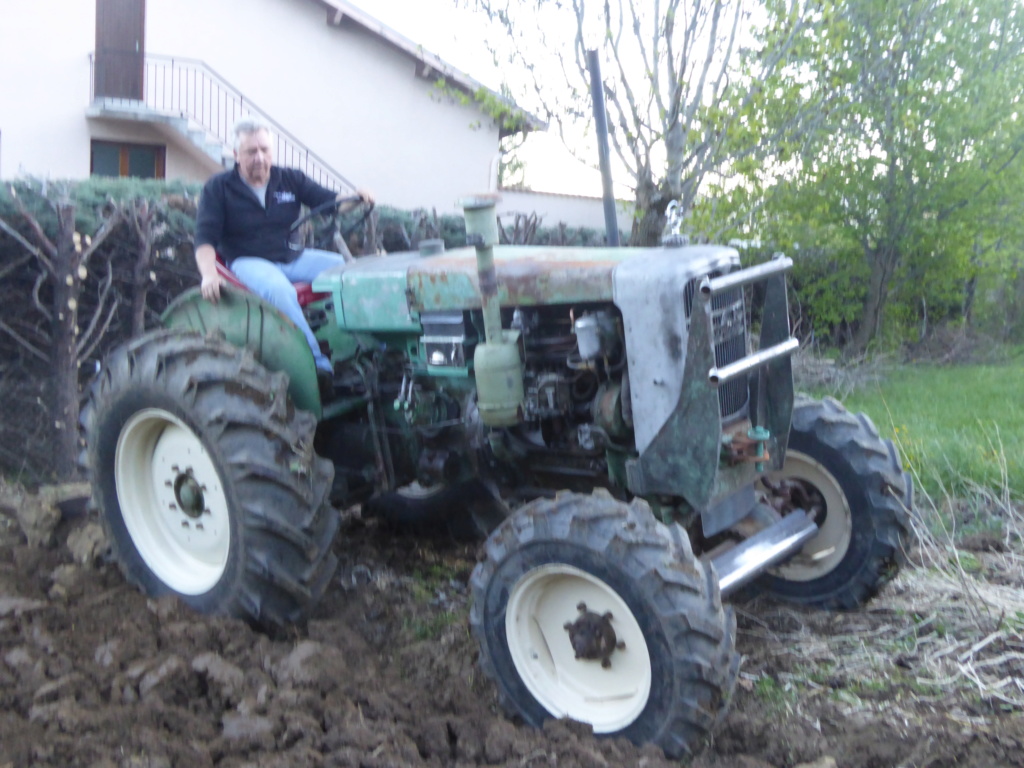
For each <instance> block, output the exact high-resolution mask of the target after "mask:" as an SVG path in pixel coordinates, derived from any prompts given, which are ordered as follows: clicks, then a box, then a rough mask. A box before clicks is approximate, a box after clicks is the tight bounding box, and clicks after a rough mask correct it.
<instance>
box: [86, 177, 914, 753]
mask: <svg viewBox="0 0 1024 768" xmlns="http://www.w3.org/2000/svg"><path fill="white" fill-rule="evenodd" d="M494 205H495V200H494V198H493V197H489V196H482V197H478V198H473V199H470V200H468V201H465V203H464V207H465V216H466V230H467V239H468V242H469V245H468V246H467V247H465V248H461V249H457V250H452V251H447V252H446V251H444V249H443V247H442V246H440V245H439V244H438V243H437V242H428V243H426V244H424V246H423V247H421V249H420V251H417V252H408V253H398V254H393V255H386V256H375V257H368V258H362V259H358V260H353V261H351V262H349V263H347V264H345V265H344V266H341V267H338V268H336V269H333V270H330V271H328V272H326V273H324V274H322V275H321V276H319V277H318V278H317V279H316V280H315V281H314V283H313V284H312V287H311V290H309V287H307V288H306V290H307V293H308V295H307V296H306V299H305V301H306V305H305V311H306V314H307V317H308V318H309V319H310V322H311V325H312V327H313V329H314V331H315V333H316V335H317V337H318V338H319V339H320V341H321V344H322V346H323V348H324V349H325V350H326V351H328V352H329V355H330V357H331V359H332V361H333V364H334V382H333V391H331V392H327V393H321V391H320V389H319V388H318V384H317V378H316V371H315V368H314V363H313V358H312V355H311V354H310V352H309V349H308V346H307V345H306V343H305V341H304V339H303V337H302V335H301V333H300V332H299V331H298V330H297V329H295V328H294V327H293V326H292V325H291V324H290V323H289V322H288V321H287V320H285V319H284V318H283V317H282V316H281V315H280V314H279V313H278V312H277V311H276V310H274V309H273V308H271V307H270V306H268V305H266V304H265V303H264V302H262V301H261V300H260V299H258V298H257V297H255V296H254V295H252V294H250V293H247V292H245V291H243V290H237V289H236V290H227V289H226V290H225V291H224V296H223V298H222V300H221V301H220V302H219V303H218V304H210V303H208V302H206V301H204V300H203V299H202V298H201V297H200V295H199V292H198V290H193V291H190V292H188V293H186V294H184V295H182V296H181V297H180V298H179V299H178V300H177V301H176V302H175V303H174V304H173V305H172V306H170V307H169V308H168V310H167V311H166V313H165V315H164V317H163V323H164V326H165V327H164V328H163V329H160V330H156V331H153V332H151V333H148V334H146V335H145V336H143V337H141V338H138V339H135V340H133V341H131V342H129V343H127V344H125V345H123V346H122V347H120V348H119V349H117V350H115V351H114V352H113V353H112V354H110V355H109V357H108V358H107V360H106V361H105V363H104V365H103V366H102V369H101V371H100V372H99V374H98V375H97V377H96V380H95V382H94V383H93V386H92V389H91V393H90V397H89V400H88V403H87V405H86V407H85V409H84V411H83V415H82V425H83V432H84V435H85V441H86V452H85V458H86V465H87V467H88V470H89V473H90V478H91V482H92V486H93V493H94V501H95V503H96V505H97V507H98V509H99V510H100V513H101V516H102V519H103V521H104V525H105V527H106V530H107V532H108V535H109V539H110V542H111V546H112V551H113V556H114V558H115V559H116V561H117V562H118V564H119V565H120V567H121V569H122V570H123V571H124V573H125V575H126V576H127V578H128V579H129V580H130V581H131V582H133V583H135V584H136V585H138V586H139V587H140V588H141V589H142V590H144V591H145V592H146V593H148V594H151V595H161V594H173V595H177V596H178V597H179V598H180V599H181V600H182V601H183V602H185V603H186V604H188V605H190V606H191V607H193V608H194V609H196V610H198V611H202V612H208V613H219V614H228V615H233V616H238V617H243V618H245V619H247V620H249V621H251V622H253V623H255V624H258V625H263V626H267V627H273V626H279V625H283V624H288V623H290V622H296V621H301V620H302V619H303V618H304V617H306V616H308V615H309V613H310V611H311V610H312V608H313V607H314V606H315V604H316V602H317V600H318V599H319V598H320V597H321V596H322V594H323V593H324V591H325V590H326V589H327V588H328V586H329V583H330V580H331V577H332V574H333V571H334V568H335V564H336V560H335V556H334V554H333V553H332V546H333V545H334V543H335V538H336V535H337V532H338V530H339V514H338V512H337V511H336V510H337V509H339V508H341V509H344V508H348V507H349V506H351V505H354V504H357V503H361V504H362V505H363V508H364V511H366V512H375V513H377V514H381V515H385V516H389V517H392V518H394V519H398V520H404V521H411V522H416V521H430V522H432V523H444V522H447V523H448V524H449V525H452V526H453V527H454V528H459V529H463V530H464V529H465V528H467V527H471V528H476V529H479V530H480V531H481V533H483V534H486V535H487V540H486V543H485V545H484V547H483V554H482V556H481V560H480V562H479V564H478V565H477V567H476V569H475V570H474V572H473V575H472V578H471V582H470V588H471V593H472V608H471V613H470V624H471V628H472V632H473V635H474V636H475V638H476V640H477V641H478V642H479V646H480V663H481V666H482V667H483V670H484V671H485V672H486V674H487V675H488V676H489V677H491V678H492V679H493V680H494V683H495V685H496V687H497V690H498V694H499V697H500V699H501V701H502V703H503V705H504V706H505V708H506V709H507V710H508V711H509V712H510V713H511V714H513V715H515V716H518V717H521V718H522V719H523V720H524V721H526V722H527V723H530V724H533V725H540V724H541V723H542V722H543V721H544V720H545V719H546V718H551V717H556V718H558V717H568V718H572V719H574V720H578V721H581V722H584V723H588V724H590V725H591V726H592V727H593V730H594V731H595V733H598V734H607V735H610V736H625V737H626V738H629V739H630V740H632V741H633V742H636V743H638V744H644V743H654V744H656V745H658V746H659V747H661V748H663V749H664V750H665V752H666V753H668V754H669V755H672V756H676V755H680V754H685V753H686V752H688V751H689V750H691V749H693V748H695V747H696V745H697V744H698V743H699V742H700V741H701V740H702V738H703V737H704V736H705V735H706V734H707V733H708V732H709V731H710V730H711V729H712V727H713V726H714V724H715V723H716V721H717V720H718V719H719V718H720V717H721V714H722V713H723V712H724V711H725V708H726V706H727V704H728V702H729V699H730V697H731V695H732V692H733V688H734V685H735V682H736V677H737V673H738V668H739V656H738V654H737V653H736V650H735V618H734V615H733V611H732V609H731V608H730V607H728V606H727V605H725V604H723V599H724V598H726V597H728V596H729V595H732V594H735V593H736V592H737V591H738V590H740V589H741V588H743V589H744V591H751V590H757V591H760V592H762V593H768V594H770V595H774V596H776V597H778V598H780V599H784V600H788V601H792V602H796V603H802V604H805V605H810V606H819V607H822V608H826V609H844V608H855V607H856V606H859V605H861V604H862V603H864V602H865V601H866V600H868V599H869V598H871V597H872V596H873V595H874V594H875V593H876V592H877V591H878V590H879V588H880V587H881V586H882V585H883V584H884V583H885V582H886V581H887V580H889V579H890V578H891V577H892V576H893V575H894V574H895V572H896V570H897V568H898V567H899V565H900V563H901V561H902V559H903V555H904V550H905V548H906V545H907V542H908V539H909V525H908V509H909V507H910V503H911V498H910V496H911V484H910V481H909V479H908V477H907V476H906V474H905V473H904V472H903V470H902V468H901V466H900V461H899V458H898V456H897V453H896V451H895V449H894V447H893V446H892V444H891V443H890V442H888V441H886V440H882V439H881V438H880V437H879V435H878V432H877V430H876V429H875V427H874V426H873V425H872V423H871V421H870V420H869V419H868V418H867V417H865V416H863V415H851V414H850V413H848V412H847V411H845V410H844V409H843V408H842V406H840V405H839V404H838V403H837V402H835V401H834V400H831V399H826V400H824V401H816V400H810V399H806V398H802V397H795V396H794V392H793V378H792V369H791V361H790V356H791V354H792V353H793V352H794V350H796V349H797V347H798V343H797V341H796V340H795V339H793V338H792V337H791V335H790V330H789V319H788V307H787V298H786V283H785V274H786V271H787V270H788V269H789V268H790V266H791V263H792V262H791V261H790V260H789V259H787V258H783V257H781V256H780V257H777V258H775V259H773V260H772V261H770V262H768V263H766V264H763V265H760V266H756V267H751V268H746V269H743V268H741V266H740V262H739V256H738V253H737V252H736V251H735V250H734V249H732V248H728V247H722V246H710V245H706V246H685V245H676V244H671V243H670V244H667V245H664V246H663V247H660V248H615V249H610V248H608V249H600V248H598V249H582V248H553V247H533V246H517V247H511V246H497V240H498V237H497V224H496V218H495V208H494ZM751 287H753V289H752V290H751ZM747 294H750V295H757V296H760V297H763V301H762V302H761V306H760V308H759V314H758V315H757V317H758V318H759V324H760V329H759V338H758V339H757V341H756V342H755V341H754V340H753V339H752V338H751V334H750V319H749V318H750V313H749V312H748V310H747V307H746V301H745V296H746V295H747ZM752 348H756V350H757V351H754V352H752V351H751V349H752Z"/></svg>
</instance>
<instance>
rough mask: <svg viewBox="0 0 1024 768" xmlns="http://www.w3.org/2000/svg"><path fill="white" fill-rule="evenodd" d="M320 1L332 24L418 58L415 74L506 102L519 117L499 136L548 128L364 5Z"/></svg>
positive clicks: (341, 0) (503, 127) (501, 128)
mask: <svg viewBox="0 0 1024 768" xmlns="http://www.w3.org/2000/svg"><path fill="white" fill-rule="evenodd" d="M317 2H319V3H320V4H321V5H323V6H325V7H326V8H327V23H328V24H330V25H331V26H335V27H338V26H341V25H342V24H343V23H345V21H346V20H348V21H350V22H351V23H354V24H357V25H358V26H360V27H362V28H363V29H365V30H367V31H368V32H370V33H372V34H374V35H376V36H377V37H379V38H380V39H381V40H383V41H384V42H386V43H388V44H389V45H392V46H394V47H395V48H397V49H399V50H401V51H403V52H404V53H406V54H408V55H409V56H411V57H412V58H414V59H415V60H416V61H417V66H416V75H417V76H418V77H422V78H424V79H427V80H432V81H437V80H444V81H445V83H447V84H450V85H451V86H452V87H454V88H456V89H458V90H460V91H462V92H463V93H465V94H466V95H468V96H470V97H471V98H474V99H476V98H477V97H478V94H479V93H480V92H481V91H486V92H487V93H489V94H490V95H491V96H493V97H495V98H497V99H498V100H500V101H501V102H503V103H505V104H506V105H507V106H508V108H509V109H510V110H511V111H512V112H513V113H514V114H515V115H516V119H515V120H512V121H508V122H509V124H508V125H506V121H502V122H501V124H500V125H499V136H500V138H505V137H506V136H512V135H514V134H517V133H529V132H530V131H538V130H541V131H542V130H546V129H547V127H548V126H547V123H545V122H544V121H542V120H540V119H539V118H537V117H536V116H534V115H531V114H530V113H529V112H527V111H525V110H523V109H521V108H520V107H518V106H516V104H515V103H513V102H511V101H509V100H508V99H506V98H505V97H504V96H502V95H501V94H500V93H497V92H496V91H493V90H491V89H490V88H488V87H487V86H485V85H484V84H483V83H481V82H480V81H478V80H476V79H474V78H473V77H471V76H470V75H468V74H466V73H465V72H463V71H461V70H459V69H456V68H455V67H453V66H452V65H451V64H449V63H448V62H446V61H445V60H444V59H442V58H441V57H439V56H437V55H435V54H433V53H431V52H430V51H428V50H427V49H425V48H424V47H423V46H422V45H419V44H418V43H415V42H413V41H412V40H410V39H409V38H407V37H406V36H405V35H403V34H401V33H399V32H397V31H395V30H394V29H392V28H391V27H389V26H387V25H386V24H384V23H383V22H382V21H380V20H379V19H376V18H374V17H373V16H371V15H370V14H368V13H367V12H366V11H364V10H363V9H362V8H358V7H357V6H354V5H352V4H351V3H348V2H345V0H317Z"/></svg>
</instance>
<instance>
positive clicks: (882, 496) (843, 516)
mask: <svg viewBox="0 0 1024 768" xmlns="http://www.w3.org/2000/svg"><path fill="white" fill-rule="evenodd" d="M767 479H768V481H769V483H770V484H772V485H773V486H774V487H776V488H778V489H785V490H780V491H779V492H777V493H775V494H774V500H775V501H776V502H777V504H778V505H779V506H782V507H783V509H782V511H783V512H785V511H786V507H787V506H793V507H794V508H796V507H810V508H809V509H806V511H807V513H808V514H809V515H811V516H812V517H813V518H814V519H815V521H816V522H817V523H818V528H819V532H818V534H817V535H816V536H815V537H814V538H812V539H811V540H810V541H808V542H807V543H806V544H805V545H804V547H803V548H802V549H801V550H800V552H798V553H797V554H796V555H794V556H793V558H791V559H790V560H788V561H787V562H785V563H783V564H782V565H780V566H778V567H776V568H774V569H772V570H771V571H769V572H768V573H767V574H766V575H764V576H763V577H761V578H760V579H759V580H758V581H757V582H756V588H757V589H758V590H759V591H761V592H764V593H767V594H769V595H772V596H773V597H776V598H779V599H781V600H785V601H788V602H793V603H800V604H803V605H811V606H815V607H818V608H826V609H852V608H856V607H858V606H860V605H863V604H864V603H865V602H867V601H868V600H869V599H870V598H872V597H874V596H875V595H876V594H877V593H878V591H879V590H880V589H881V588H882V586H883V585H885V584H886V583H887V582H888V581H890V580H891V579H892V578H893V577H894V576H895V575H896V573H897V572H898V571H899V568H900V566H901V565H903V564H904V563H905V561H906V550H907V547H908V546H909V542H910V539H911V533H910V525H909V508H910V505H911V503H912V495H913V486H912V484H911V481H910V478H909V476H907V475H906V473H905V472H903V469H902V467H901V466H900V462H899V457H898V454H897V452H896V449H895V447H894V446H893V445H892V443H891V442H890V441H888V440H883V439H882V438H881V437H880V436H879V434H878V430H877V429H875V425H874V424H873V423H872V422H871V419H869V418H868V417H867V416H865V415H864V414H856V415H854V414H851V413H850V412H849V411H847V410H846V409H845V408H843V406H842V405H840V404H839V403H838V402H837V401H836V400H833V399H832V398H826V399H824V400H813V399H811V398H808V397H805V396H798V397H797V399H796V402H795V403H794V408H793V426H792V429H791V430H790V435H789V450H788V451H787V453H786V461H785V464H784V466H783V468H782V469H781V470H780V471H779V472H774V473H770V474H769V475H768V476H767ZM780 483H782V485H780ZM794 491H795V493H794ZM770 495H771V494H770ZM790 495H791V496H792V497H793V498H792V501H790V500H789V498H787V497H788V496H790Z"/></svg>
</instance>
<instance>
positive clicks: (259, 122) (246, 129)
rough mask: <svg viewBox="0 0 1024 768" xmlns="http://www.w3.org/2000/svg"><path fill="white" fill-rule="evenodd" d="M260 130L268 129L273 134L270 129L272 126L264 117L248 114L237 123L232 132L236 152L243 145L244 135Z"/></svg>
mask: <svg viewBox="0 0 1024 768" xmlns="http://www.w3.org/2000/svg"><path fill="white" fill-rule="evenodd" d="M260 131H266V132H267V133H268V134H270V135H271V136H273V132H272V131H271V130H270V126H269V125H268V124H267V121H266V120H264V119H263V118H262V117H256V116H255V115H247V116H245V117H243V118H242V119H241V120H238V121H237V122H236V123H235V127H234V128H233V129H232V132H233V133H234V136H235V152H237V151H238V148H239V147H240V146H241V145H242V137H243V136H248V135H250V134H253V133H259V132H260Z"/></svg>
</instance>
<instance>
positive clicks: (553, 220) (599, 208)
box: [498, 189, 633, 237]
mask: <svg viewBox="0 0 1024 768" xmlns="http://www.w3.org/2000/svg"><path fill="white" fill-rule="evenodd" d="M498 194H499V195H501V202H500V203H498V216H499V217H511V215H512V214H515V213H523V214H527V215H529V214H531V213H536V214H537V215H538V216H541V217H543V219H542V221H541V223H540V226H541V227H557V226H558V224H559V223H565V224H568V225H569V226H570V227H589V228H590V229H597V230H600V231H601V232H604V231H605V224H604V201H603V200H602V199H601V198H600V197H582V196H579V195H556V194H552V193H549V192H520V191H518V190H508V189H503V190H500V191H499V192H498ZM615 216H616V219H617V220H618V224H619V231H620V232H622V233H623V234H624V235H625V236H626V237H629V233H630V231H631V230H632V229H633V203H632V202H626V201H623V200H620V201H618V202H617V203H616V205H615ZM503 221H506V223H508V222H510V221H511V218H508V219H507V220H506V219H504V218H503Z"/></svg>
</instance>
